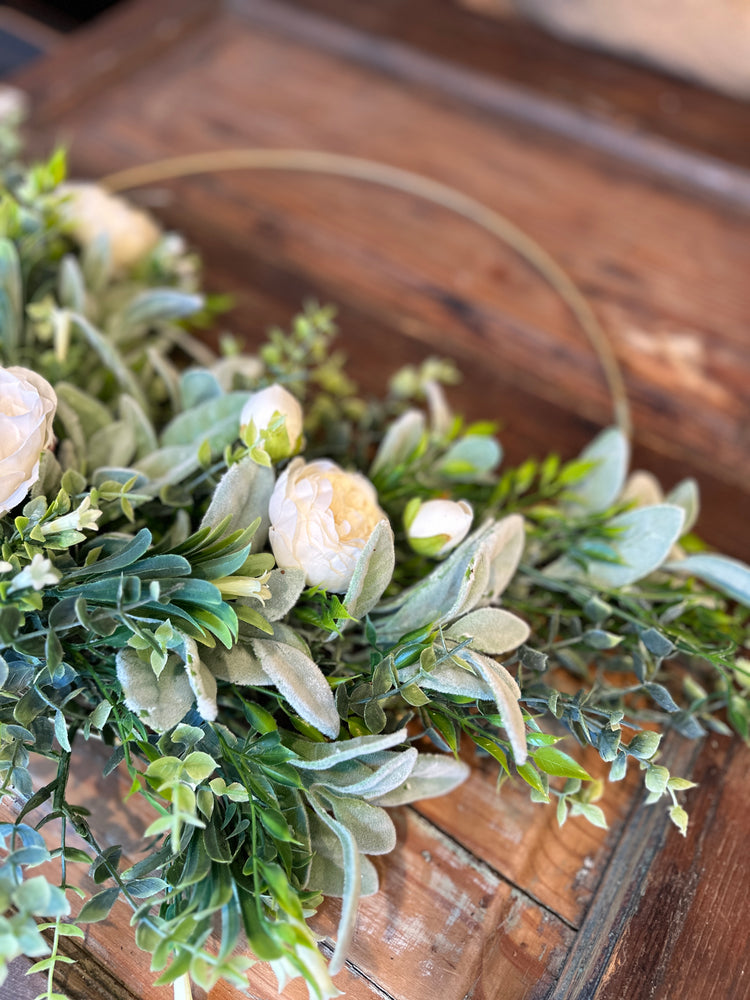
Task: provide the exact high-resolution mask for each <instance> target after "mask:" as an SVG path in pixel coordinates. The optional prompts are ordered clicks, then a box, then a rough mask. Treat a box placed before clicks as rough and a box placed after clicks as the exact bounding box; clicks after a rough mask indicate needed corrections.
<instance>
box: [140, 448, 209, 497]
mask: <svg viewBox="0 0 750 1000" xmlns="http://www.w3.org/2000/svg"><path fill="white" fill-rule="evenodd" d="M198 468H200V460H199V458H198V448H197V446H195V445H192V444H177V445H169V446H167V447H166V448H159V450H158V451H153V452H151V453H150V454H149V455H146V457H145V458H142V459H141V460H140V461H138V462H136V463H135V465H134V466H133V471H134V473H135V472H140V473H141V475H143V476H146V478H147V479H148V480H149V484H148V487H147V490H146V489H144V490H143V491H142V492H146V491H147V492H149V493H153V494H154V495H156V494H157V493H158V492H159V490H160V489H161V488H162V486H171V485H173V484H175V483H179V482H180V481H181V480H183V479H186V478H187V477H188V476H189V475H191V473H193V472H195V471H196V470H197V469H198Z"/></svg>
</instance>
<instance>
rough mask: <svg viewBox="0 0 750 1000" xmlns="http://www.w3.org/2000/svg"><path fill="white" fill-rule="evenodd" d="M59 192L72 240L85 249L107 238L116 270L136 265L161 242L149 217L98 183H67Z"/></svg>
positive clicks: (63, 213) (62, 185)
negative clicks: (64, 197) (64, 196)
mask: <svg viewBox="0 0 750 1000" xmlns="http://www.w3.org/2000/svg"><path fill="white" fill-rule="evenodd" d="M58 190H59V192H60V194H64V195H66V196H67V197H66V199H65V201H64V202H63V203H62V205H61V211H62V215H63V218H64V219H65V221H66V222H67V223H68V225H69V227H70V231H71V232H72V234H73V237H74V238H75V239H76V240H77V241H78V242H79V243H80V244H81V246H83V247H87V246H90V245H91V244H92V243H93V242H94V240H96V239H97V238H98V237H100V236H106V237H107V240H108V242H109V251H110V254H111V256H112V265H113V267H114V268H115V269H116V270H127V269H128V268H130V267H132V266H133V265H134V264H137V263H138V261H139V260H140V259H141V258H142V257H145V256H146V254H147V253H149V252H150V251H151V250H153V249H154V247H155V246H156V244H157V243H158V242H159V240H160V239H161V236H162V233H161V229H159V227H158V226H157V224H156V223H155V222H154V220H153V219H152V218H151V216H150V215H148V214H147V213H146V212H144V211H142V210H141V209H140V208H136V207H135V206H134V205H131V204H130V202H128V201H126V200H125V199H124V198H119V197H117V195H114V194H110V193H109V192H108V191H105V190H104V188H102V187H99V185H98V184H86V183H81V182H77V183H67V184H61V185H60V187H59V189H58Z"/></svg>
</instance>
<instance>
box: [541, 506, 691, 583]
mask: <svg viewBox="0 0 750 1000" xmlns="http://www.w3.org/2000/svg"><path fill="white" fill-rule="evenodd" d="M684 517H685V514H684V512H683V510H682V508H680V507H676V506H673V505H671V504H659V505H657V506H654V507H639V508H637V509H635V510H629V511H626V513H624V514H619V515H618V516H617V517H614V518H612V520H611V521H610V522H609V527H610V528H612V529H614V530H615V531H616V532H617V534H616V535H615V536H614V537H613V538H612V539H611V540H610V541H609V544H610V546H611V548H612V549H613V550H614V553H615V554H616V556H617V557H618V559H619V562H605V561H603V560H597V559H595V558H593V557H592V559H591V560H590V561H588V562H587V564H586V565H585V566H581V565H580V564H579V563H578V562H576V561H575V560H573V559H572V558H570V557H569V556H561V557H560V558H559V559H557V560H555V562H553V563H551V564H550V565H549V566H548V567H547V568H546V570H545V574H546V575H547V576H549V577H550V578H552V579H556V580H567V581H573V580H576V581H580V582H582V583H589V584H591V585H592V586H596V587H602V588H605V589H611V590H616V589H618V588H620V587H627V586H628V585H629V584H631V583H635V582H636V581H637V580H640V579H642V578H643V577H644V576H648V575H649V573H653V572H654V570H657V569H658V568H659V567H660V566H661V565H662V564H663V563H664V561H665V560H666V559H667V557H668V555H669V552H670V550H671V548H672V546H673V545H674V543H675V542H676V541H677V539H678V538H679V537H680V534H681V532H682V524H683V520H684Z"/></svg>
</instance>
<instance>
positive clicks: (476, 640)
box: [445, 608, 530, 656]
mask: <svg viewBox="0 0 750 1000" xmlns="http://www.w3.org/2000/svg"><path fill="white" fill-rule="evenodd" d="M529 632H530V629H529V626H528V625H527V624H526V622H525V621H523V620H522V619H521V618H519V617H518V616H517V615H514V614H511V612H510V611H503V610H502V609H501V608H479V609H478V610H477V611H472V612H471V613H470V614H468V615H464V617H463V618H459V620H458V621H457V622H455V623H454V624H453V625H451V626H450V628H449V629H447V630H446V632H445V635H446V636H448V637H449V638H451V639H455V640H456V641H458V642H460V641H461V640H462V639H464V638H470V639H471V640H472V642H471V647H472V649H478V650H479V651H480V652H481V653H490V654H491V655H493V656H499V655H500V654H501V653H508V652H510V650H512V649H517V648H518V646H520V645H521V644H522V643H524V642H526V640H527V639H528V637H529Z"/></svg>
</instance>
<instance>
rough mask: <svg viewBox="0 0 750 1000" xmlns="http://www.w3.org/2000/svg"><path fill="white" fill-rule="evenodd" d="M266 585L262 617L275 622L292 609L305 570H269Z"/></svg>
mask: <svg viewBox="0 0 750 1000" xmlns="http://www.w3.org/2000/svg"><path fill="white" fill-rule="evenodd" d="M258 468H260V466H258ZM267 586H268V589H269V590H270V591H271V596H270V597H269V598H268V599H267V600H266V602H265V604H264V605H263V617H264V618H265V619H266V621H269V622H277V621H279V620H280V619H282V618H285V617H286V615H287V614H288V613H289V612H290V611H291V610H292V608H293V607H294V605H295V604H296V603H297V600H298V598H299V596H300V594H301V593H302V591H303V590H304V589H305V571H304V570H301V569H296V568H292V569H274V570H271V575H270V576H269V578H268V581H267Z"/></svg>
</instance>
